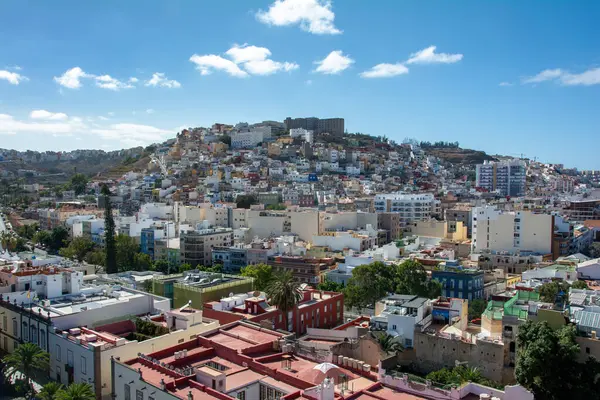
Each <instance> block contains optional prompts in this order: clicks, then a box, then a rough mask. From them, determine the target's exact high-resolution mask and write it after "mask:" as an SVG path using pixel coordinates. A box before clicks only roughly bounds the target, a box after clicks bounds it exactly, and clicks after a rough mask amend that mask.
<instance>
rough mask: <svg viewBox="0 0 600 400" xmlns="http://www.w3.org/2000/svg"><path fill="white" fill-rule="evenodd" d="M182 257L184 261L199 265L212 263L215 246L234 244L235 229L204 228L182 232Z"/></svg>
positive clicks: (194, 265)
mask: <svg viewBox="0 0 600 400" xmlns="http://www.w3.org/2000/svg"><path fill="white" fill-rule="evenodd" d="M179 240H180V249H179V251H180V254H181V255H180V259H181V262H182V263H188V264H191V265H192V266H193V267H196V266H198V265H211V264H212V253H211V252H212V249H213V247H228V246H231V245H233V229H231V228H215V229H202V230H199V231H191V232H186V233H183V234H181V237H180V239H179Z"/></svg>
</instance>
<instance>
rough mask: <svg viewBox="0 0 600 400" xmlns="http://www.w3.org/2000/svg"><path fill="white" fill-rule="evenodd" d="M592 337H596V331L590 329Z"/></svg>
mask: <svg viewBox="0 0 600 400" xmlns="http://www.w3.org/2000/svg"><path fill="white" fill-rule="evenodd" d="M592 339H597V337H596V331H592Z"/></svg>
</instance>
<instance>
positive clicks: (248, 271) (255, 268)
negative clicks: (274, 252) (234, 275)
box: [240, 264, 273, 291]
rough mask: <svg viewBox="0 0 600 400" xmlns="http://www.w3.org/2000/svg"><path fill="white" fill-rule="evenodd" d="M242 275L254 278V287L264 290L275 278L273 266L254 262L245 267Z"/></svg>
mask: <svg viewBox="0 0 600 400" xmlns="http://www.w3.org/2000/svg"><path fill="white" fill-rule="evenodd" d="M240 272H241V275H242V276H248V277H250V278H254V289H256V290H260V291H263V290H265V289H266V288H267V287H268V286H269V283H270V282H271V281H272V280H273V267H271V266H270V265H267V264H254V265H248V266H246V267H243V268H242V270H241V271H240Z"/></svg>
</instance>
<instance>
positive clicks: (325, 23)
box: [256, 0, 342, 35]
mask: <svg viewBox="0 0 600 400" xmlns="http://www.w3.org/2000/svg"><path fill="white" fill-rule="evenodd" d="M256 18H257V19H258V20H259V21H260V22H262V23H264V24H268V25H275V26H287V25H300V29H302V30H304V31H307V32H310V33H314V34H317V35H325V34H327V35H336V34H340V33H342V31H341V30H339V29H338V28H336V27H335V25H334V23H333V21H334V19H335V13H334V12H333V11H332V9H331V1H330V0H275V2H274V3H273V4H271V5H270V6H269V9H268V10H267V11H263V10H260V11H258V13H256Z"/></svg>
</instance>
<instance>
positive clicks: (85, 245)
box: [58, 237, 94, 262]
mask: <svg viewBox="0 0 600 400" xmlns="http://www.w3.org/2000/svg"><path fill="white" fill-rule="evenodd" d="M93 249H94V242H92V241H91V240H90V239H88V238H87V237H76V238H74V239H73V240H71V242H70V243H69V245H68V246H66V247H63V248H62V249H60V250H59V252H58V253H59V254H60V255H61V256H62V257H66V258H70V259H72V260H77V261H79V262H81V261H83V260H84V259H85V257H86V256H87V254H88V253H89V252H90V251H92V250H93Z"/></svg>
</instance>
